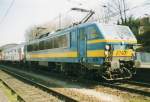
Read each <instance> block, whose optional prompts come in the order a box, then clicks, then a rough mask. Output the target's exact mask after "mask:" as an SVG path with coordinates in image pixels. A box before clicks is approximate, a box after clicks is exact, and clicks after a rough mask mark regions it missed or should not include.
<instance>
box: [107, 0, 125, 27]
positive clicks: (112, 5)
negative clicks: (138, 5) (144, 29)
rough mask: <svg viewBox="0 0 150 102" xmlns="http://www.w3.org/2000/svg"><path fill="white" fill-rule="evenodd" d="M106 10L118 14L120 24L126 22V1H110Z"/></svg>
mask: <svg viewBox="0 0 150 102" xmlns="http://www.w3.org/2000/svg"><path fill="white" fill-rule="evenodd" d="M107 8H108V10H109V11H110V12H111V13H112V14H116V13H119V17H120V18H119V21H120V23H121V24H123V23H126V22H127V14H126V10H128V7H127V4H126V0H110V1H109V2H108V3H107Z"/></svg>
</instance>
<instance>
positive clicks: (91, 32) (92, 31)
mask: <svg viewBox="0 0 150 102" xmlns="http://www.w3.org/2000/svg"><path fill="white" fill-rule="evenodd" d="M86 30H87V39H95V38H97V37H98V33H97V30H96V27H95V26H89V27H88V28H87V29H86Z"/></svg>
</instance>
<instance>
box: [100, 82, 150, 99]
mask: <svg viewBox="0 0 150 102" xmlns="http://www.w3.org/2000/svg"><path fill="white" fill-rule="evenodd" d="M99 84H100V85H103V86H107V87H111V88H115V89H119V90H121V91H126V92H130V93H135V94H140V95H143V96H148V97H150V84H148V83H142V82H136V81H118V82H113V83H109V82H103V83H99Z"/></svg>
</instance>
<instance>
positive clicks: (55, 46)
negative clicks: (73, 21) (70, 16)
mask: <svg viewBox="0 0 150 102" xmlns="http://www.w3.org/2000/svg"><path fill="white" fill-rule="evenodd" d="M58 47H59V38H58V37H55V38H54V48H58Z"/></svg>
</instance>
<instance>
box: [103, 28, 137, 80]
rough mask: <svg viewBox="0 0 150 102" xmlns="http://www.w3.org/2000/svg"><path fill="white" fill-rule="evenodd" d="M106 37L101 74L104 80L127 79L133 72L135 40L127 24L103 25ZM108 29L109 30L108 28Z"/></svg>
mask: <svg viewBox="0 0 150 102" xmlns="http://www.w3.org/2000/svg"><path fill="white" fill-rule="evenodd" d="M101 28H102V29H103V35H104V38H105V39H106V43H105V51H104V54H105V57H104V63H103V71H105V72H104V73H103V75H102V77H103V78H105V79H106V80H119V79H129V78H131V77H132V76H133V75H134V74H135V73H136V71H135V51H134V48H133V46H134V44H135V43H136V42H137V41H136V38H135V37H134V35H133V33H132V32H131V30H130V29H129V27H127V26H119V25H115V26H110V25H103V26H101ZM108 29H109V30H108Z"/></svg>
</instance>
